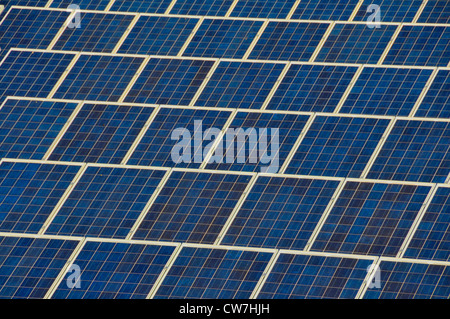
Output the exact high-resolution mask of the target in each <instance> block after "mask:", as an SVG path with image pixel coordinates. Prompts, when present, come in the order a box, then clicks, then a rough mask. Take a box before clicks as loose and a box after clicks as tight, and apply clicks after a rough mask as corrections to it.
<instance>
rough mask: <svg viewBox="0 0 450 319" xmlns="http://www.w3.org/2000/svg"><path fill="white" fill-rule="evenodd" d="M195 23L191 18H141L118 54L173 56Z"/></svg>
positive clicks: (196, 20) (195, 20)
mask: <svg viewBox="0 0 450 319" xmlns="http://www.w3.org/2000/svg"><path fill="white" fill-rule="evenodd" d="M197 22H198V19H191V18H180V17H148V16H141V17H140V18H139V20H138V21H137V23H136V25H135V26H134V27H133V29H132V30H131V32H130V34H129V35H128V36H127V38H126V39H125V41H124V43H123V44H122V46H121V47H120V49H119V51H118V52H119V53H126V54H155V55H174V56H175V55H177V54H178V52H179V51H180V50H181V48H182V47H183V45H184V43H185V42H186V40H187V38H188V37H189V35H190V34H191V32H192V31H193V30H194V28H195V25H196V24H197Z"/></svg>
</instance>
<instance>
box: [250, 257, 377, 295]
mask: <svg viewBox="0 0 450 319" xmlns="http://www.w3.org/2000/svg"><path fill="white" fill-rule="evenodd" d="M372 263H373V260H368V259H352V258H341V257H324V256H314V255H313V256H310V255H291V254H280V256H279V257H278V259H277V261H276V263H275V265H274V267H273V269H272V271H271V272H270V274H269V275H268V278H267V280H266V282H265V283H264V285H263V287H262V289H261V292H260V293H259V294H258V299H306V298H308V299H319V298H320V299H328V298H334V299H337V298H342V299H354V298H355V297H356V295H357V293H358V291H359V288H360V287H361V285H362V283H363V281H364V278H365V277H366V275H367V269H368V267H369V266H370V265H371V264H372Z"/></svg>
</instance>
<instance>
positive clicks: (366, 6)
mask: <svg viewBox="0 0 450 319" xmlns="http://www.w3.org/2000/svg"><path fill="white" fill-rule="evenodd" d="M422 3H423V1H422V0H377V1H376V2H374V1H373V0H364V2H363V4H362V5H361V7H360V8H359V10H358V12H357V13H356V15H355V18H354V19H353V21H368V20H371V18H370V17H371V16H372V15H373V14H374V13H375V9H374V8H373V6H372V7H370V6H371V5H373V4H376V5H377V6H378V7H379V14H380V20H381V21H382V22H412V21H413V20H414V17H415V16H416V14H417V11H418V10H419V8H420V6H421V5H422ZM372 22H374V21H373V20H372Z"/></svg>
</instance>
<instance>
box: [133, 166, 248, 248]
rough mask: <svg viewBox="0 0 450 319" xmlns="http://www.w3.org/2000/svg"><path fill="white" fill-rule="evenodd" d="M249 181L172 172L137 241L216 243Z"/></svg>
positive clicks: (240, 178) (241, 177)
mask: <svg viewBox="0 0 450 319" xmlns="http://www.w3.org/2000/svg"><path fill="white" fill-rule="evenodd" d="M250 178H251V176H245V175H231V174H209V173H192V172H173V173H172V174H171V176H170V178H169V179H168V181H167V183H166V184H165V185H164V187H163V189H162V190H161V193H160V194H159V195H158V197H157V198H156V201H155V203H154V204H153V205H152V207H151V208H150V210H149V212H148V213H147V215H146V216H145V219H144V220H143V221H142V223H141V225H140V226H139V228H138V230H137V231H136V234H135V236H134V239H144V240H157V241H175V242H191V243H201V244H213V243H214V242H215V240H216V239H217V236H218V235H219V233H220V231H221V230H222V228H223V226H224V225H225V223H226V221H227V220H228V217H229V216H230V215H231V213H232V211H233V208H234V207H235V206H236V204H237V202H238V201H239V199H240V198H241V196H242V193H243V192H244V190H245V188H246V187H247V184H248V182H249V181H250Z"/></svg>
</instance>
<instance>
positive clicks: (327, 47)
mask: <svg viewBox="0 0 450 319" xmlns="http://www.w3.org/2000/svg"><path fill="white" fill-rule="evenodd" d="M396 28H397V26H395V25H381V26H380V28H373V29H370V28H368V27H367V25H365V24H343V23H337V24H336V25H335V26H334V28H333V30H332V31H331V33H330V35H329V37H328V38H327V40H326V41H325V43H324V45H323V47H322V49H321V50H320V52H319V55H318V56H317V58H316V60H315V61H316V62H339V63H369V64H377V62H378V60H379V59H380V58H381V55H382V54H383V52H384V50H385V49H386V46H387V45H388V43H389V41H390V40H391V38H392V36H393V35H394V32H395V29H396Z"/></svg>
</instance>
